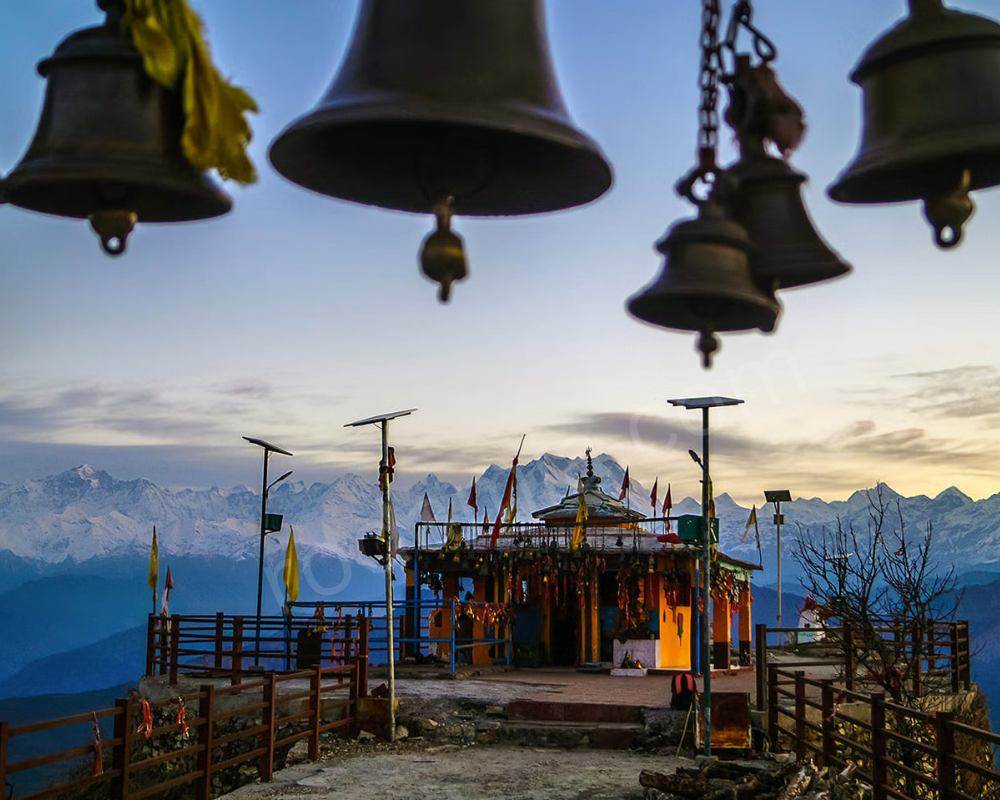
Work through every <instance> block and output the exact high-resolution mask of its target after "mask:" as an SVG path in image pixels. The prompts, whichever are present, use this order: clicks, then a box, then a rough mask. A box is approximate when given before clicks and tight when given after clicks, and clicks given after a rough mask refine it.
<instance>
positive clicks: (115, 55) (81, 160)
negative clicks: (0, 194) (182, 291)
mask: <svg viewBox="0 0 1000 800" xmlns="http://www.w3.org/2000/svg"><path fill="white" fill-rule="evenodd" d="M98 5H99V6H100V7H101V8H102V9H104V10H105V11H106V12H107V18H106V21H105V23H104V24H103V25H99V26H95V27H91V28H84V29H82V30H79V31H76V32H74V33H72V34H70V35H69V36H68V37H67V38H66V39H64V40H63V41H62V42H61V43H60V44H59V46H58V47H57V48H56V50H55V53H53V54H52V56H51V57H49V58H47V59H45V60H43V61H41V62H40V63H39V64H38V72H39V73H40V74H41V75H42V76H43V77H44V78H45V79H46V81H47V85H46V90H45V103H44V106H43V108H42V116H41V119H40V121H39V123H38V129H37V130H36V132H35V136H34V139H33V140H32V142H31V144H30V145H29V146H28V151H27V152H26V153H25V155H24V157H23V158H22V159H21V162H20V163H19V164H18V165H17V166H16V167H15V168H14V169H13V171H12V172H11V173H10V175H8V176H7V179H6V181H5V183H4V197H5V199H6V200H7V202H9V203H13V204H14V205H17V206H21V207H22V208H27V209H30V210H32V211H42V212H45V213H47V214H57V215H59V216H64V217H78V218H85V219H89V220H90V223H91V225H92V227H93V228H94V229H95V231H96V232H97V234H98V235H99V236H100V238H101V244H102V246H103V247H104V249H105V251H106V252H107V253H109V254H110V255H119V254H120V253H122V252H123V251H124V250H125V244H126V239H127V238H128V235H129V233H130V232H131V230H132V227H133V226H134V225H135V223H136V222H181V221H185V220H195V219H205V218H207V217H215V216H219V215H220V214H225V213H226V212H227V211H229V209H230V208H231V207H232V202H231V201H230V199H229V197H228V196H227V195H226V194H225V193H224V192H223V191H222V190H221V189H220V188H219V187H218V186H217V185H216V184H215V182H214V181H213V180H212V179H211V178H209V177H208V175H206V174H205V173H203V172H199V171H198V170H197V169H195V168H194V167H192V166H191V164H190V163H189V162H188V161H187V160H186V159H185V158H184V155H183V154H182V152H181V143H180V137H181V130H182V128H183V124H184V119H183V112H182V109H181V99H180V97H179V96H178V94H177V93H176V92H173V91H169V90H167V89H165V88H164V87H162V86H160V85H159V84H157V83H155V82H154V81H153V80H152V79H151V78H149V77H148V76H147V75H146V72H145V70H144V68H143V64H142V58H141V56H140V55H139V52H138V51H137V50H136V49H135V47H134V46H133V44H132V40H131V38H130V37H129V34H128V33H127V32H126V31H123V30H122V25H121V17H122V12H123V4H122V3H121V2H120V0H117V1H116V0H99V3H98Z"/></svg>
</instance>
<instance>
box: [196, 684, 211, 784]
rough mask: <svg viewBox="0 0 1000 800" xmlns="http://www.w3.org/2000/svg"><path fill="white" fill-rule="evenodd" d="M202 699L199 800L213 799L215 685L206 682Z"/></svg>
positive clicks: (200, 708) (203, 686) (200, 705)
mask: <svg viewBox="0 0 1000 800" xmlns="http://www.w3.org/2000/svg"><path fill="white" fill-rule="evenodd" d="M201 695H202V697H201V700H199V701H198V716H199V717H201V718H202V719H203V720H205V723H204V724H203V725H202V726H201V728H200V729H199V731H198V746H199V748H200V749H199V751H198V759H197V761H198V770H199V771H200V772H201V778H200V779H199V780H198V783H197V784H195V797H196V798H197V800H211V797H212V748H213V747H214V741H213V740H214V739H215V721H214V719H213V715H214V714H215V687H214V686H213V685H212V684H210V683H206V684H204V685H202V687H201Z"/></svg>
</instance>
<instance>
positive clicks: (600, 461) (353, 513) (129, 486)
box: [0, 454, 648, 563]
mask: <svg viewBox="0 0 1000 800" xmlns="http://www.w3.org/2000/svg"><path fill="white" fill-rule="evenodd" d="M594 468H595V471H596V472H597V473H598V474H599V475H601V477H602V478H603V480H604V481H605V485H606V486H607V487H609V488H608V491H609V492H611V493H617V489H618V487H619V486H620V483H621V479H622V475H623V474H624V470H623V469H622V467H620V466H619V465H618V464H617V462H615V460H614V459H613V458H611V456H608V455H606V454H602V455H600V456H597V457H596V458H595V459H594ZM508 469H509V467H498V466H495V465H494V466H491V467H489V468H488V469H487V470H486V471H485V472H484V473H483V474H482V475H481V476H479V477H478V478H477V481H476V482H477V492H478V497H479V508H480V509H481V511H480V519H481V518H482V516H481V515H482V511H484V510H485V511H489V513H490V515H491V517H492V516H493V515H494V514H495V513H496V508H497V505H498V504H499V502H500V498H501V496H502V494H503V490H504V485H505V483H506V480H507V471H508ZM585 471H586V460H585V459H583V458H576V459H571V458H565V457H561V456H554V455H550V454H546V455H544V456H542V457H540V458H538V459H536V460H534V461H531V462H529V463H527V464H524V465H522V466H519V467H518V500H519V509H520V514H519V518H520V519H530V513H531V511H534V510H535V509H538V508H543V507H545V506H547V505H551V504H553V503H556V502H558V501H559V500H560V499H561V498H562V497H563V496H564V494H565V493H566V491H567V489H572V490H574V491H575V488H574V487H575V486H576V482H577V478H578V477H579V475H581V474H583V473H584V472H585ZM397 486H398V485H397V484H394V486H393V504H394V507H395V509H396V516H397V521H398V525H399V528H400V531H401V536H402V538H403V540H404V541H407V540H409V539H411V538H412V532H413V526H414V523H416V521H417V520H418V519H419V516H420V508H421V504H422V502H423V497H424V494H425V493H426V494H427V496H428V497H429V499H430V501H431V505H432V507H433V509H434V511H435V514H436V515H437V518H438V519H441V520H444V519H445V518H446V516H447V512H448V502H449V500H450V501H451V503H452V515H453V517H452V518H453V519H455V520H460V521H469V520H471V518H472V509H471V508H469V507H468V506H467V505H466V500H467V498H468V492H469V485H465V486H462V487H455V486H453V485H452V484H450V483H447V482H444V481H441V480H439V479H438V478H437V476H435V475H433V474H430V475H427V476H426V477H424V478H423V479H421V480H419V481H418V482H416V483H415V484H413V485H411V486H409V487H408V488H405V489H404V488H402V487H399V488H397ZM632 490H633V491H632V501H633V503H634V504H635V503H639V502H642V503H648V500H647V499H645V492H646V490H645V489H644V488H643V487H642V486H641V485H640V484H639V483H638V482H636V481H634V480H633V481H632ZM268 510H269V511H271V512H274V513H278V514H283V515H284V517H285V523H286V526H287V525H288V524H291V525H293V526H294V527H295V532H296V538H297V540H298V542H299V543H300V544H301V545H304V546H307V547H308V546H312V547H315V548H318V549H320V550H323V551H325V552H327V553H329V554H331V555H335V556H339V557H342V558H347V559H351V560H358V561H360V560H362V557H361V556H360V554H359V553H358V551H357V544H356V540H357V538H358V537H359V536H361V535H363V534H364V533H365V532H366V531H368V530H373V529H377V528H378V527H379V524H380V519H381V497H380V495H379V491H378V487H377V485H376V482H375V480H374V476H372V477H371V478H366V477H362V476H360V475H357V474H353V473H352V474H346V475H343V476H341V477H338V478H337V479H335V480H333V481H331V482H329V483H313V484H311V485H308V486H307V485H306V484H304V483H302V482H289V483H283V484H279V485H278V486H277V487H276V488H275V489H273V490H272V492H271V494H270V496H269V499H268ZM259 514H260V494H259V492H254V491H253V490H251V489H248V488H246V487H234V488H230V489H220V488H211V489H180V490H175V489H166V488H162V487H160V486H157V485H156V484H154V483H152V482H150V481H148V480H145V479H143V478H138V479H134V480H117V479H115V478H113V477H112V476H111V475H109V474H108V473H107V472H103V471H101V470H99V469H97V468H95V467H93V466H90V465H86V464H85V465H83V466H79V467H76V468H75V469H71V470H67V471H66V472H61V473H59V474H56V475H50V476H48V477H46V478H41V479H37V480H28V481H23V482H21V483H14V484H7V485H2V486H0V552H2V551H8V552H9V553H11V554H13V555H14V556H17V557H19V558H24V559H32V560H36V561H41V562H47V563H54V562H61V561H63V560H66V559H69V560H72V561H76V562H83V561H87V560H89V559H92V558H99V557H106V556H115V555H125V554H129V553H132V552H135V551H143V552H144V551H145V550H146V548H148V546H149V538H150V531H151V528H152V526H153V525H156V528H157V535H158V538H159V543H160V548H161V550H164V551H166V552H170V553H176V554H182V555H200V554H203V555H226V556H233V557H237V558H239V557H243V556H254V555H255V553H256V547H257V544H256V543H257V538H256V533H257V525H258V520H259Z"/></svg>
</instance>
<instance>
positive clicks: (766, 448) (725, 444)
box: [541, 412, 778, 456]
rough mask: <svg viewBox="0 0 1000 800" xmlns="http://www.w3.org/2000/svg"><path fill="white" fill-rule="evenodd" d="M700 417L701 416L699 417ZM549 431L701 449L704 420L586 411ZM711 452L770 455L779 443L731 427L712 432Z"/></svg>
mask: <svg viewBox="0 0 1000 800" xmlns="http://www.w3.org/2000/svg"><path fill="white" fill-rule="evenodd" d="M699 419H700V417H699ZM541 430H542V431H544V432H546V433H555V434H563V435H572V436H590V437H593V438H594V439H595V440H598V441H600V440H604V439H610V440H612V441H617V442H623V443H628V444H632V445H640V446H644V447H655V448H657V449H660V450H662V449H665V448H670V449H678V450H680V451H681V452H683V451H686V450H688V449H690V448H693V449H700V448H701V423H700V422H677V421H674V420H668V419H664V418H663V417H657V416H653V415H652V414H629V413H625V412H605V413H594V414H583V415H581V416H578V417H576V418H575V419H572V420H569V421H568V422H562V423H555V424H552V425H547V426H545V427H544V428H542V429H541ZM711 444H712V452H713V453H719V454H722V455H726V456H751V455H753V456H769V455H774V454H775V453H776V452H777V448H778V445H777V444H776V443H775V442H774V441H773V440H771V439H760V438H754V437H750V436H745V435H742V434H739V433H733V432H732V431H731V429H730V430H726V431H720V432H718V433H713V434H712V441H711Z"/></svg>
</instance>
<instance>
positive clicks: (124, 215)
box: [87, 208, 139, 256]
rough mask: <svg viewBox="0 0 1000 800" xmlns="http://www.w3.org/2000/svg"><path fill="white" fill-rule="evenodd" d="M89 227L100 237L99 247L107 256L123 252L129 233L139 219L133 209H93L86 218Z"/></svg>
mask: <svg viewBox="0 0 1000 800" xmlns="http://www.w3.org/2000/svg"><path fill="white" fill-rule="evenodd" d="M87 219H88V220H89V221H90V227H91V228H92V229H93V231H94V233H96V234H97V235H98V236H99V237H100V239H101V247H103V248H104V252H105V253H107V254H108V255H109V256H120V255H121V254H122V253H124V252H125V247H126V245H127V244H128V237H129V234H130V233H132V230H133V229H134V228H135V224H136V222H138V221H139V215H138V214H136V213H135V212H134V211H128V210H126V209H122V208H114V209H106V210H104V211H95V212H94V213H93V214H91V215H90V216H89V217H88V218H87Z"/></svg>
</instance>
